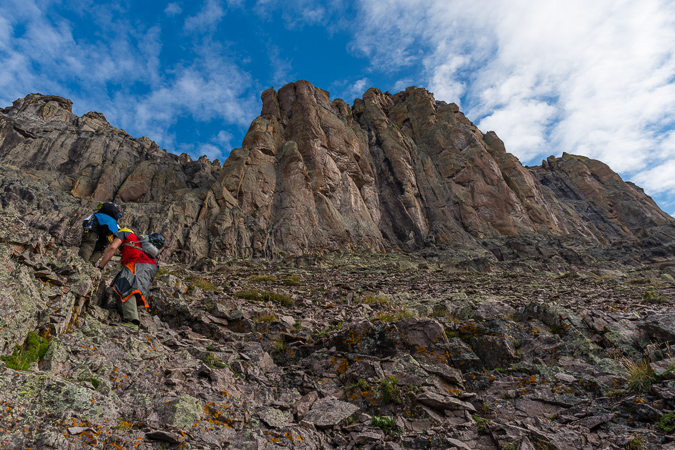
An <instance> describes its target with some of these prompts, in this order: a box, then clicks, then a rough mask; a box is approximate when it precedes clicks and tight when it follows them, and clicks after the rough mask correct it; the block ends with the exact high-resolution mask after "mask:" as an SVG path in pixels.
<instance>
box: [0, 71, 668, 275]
mask: <svg viewBox="0 0 675 450" xmlns="http://www.w3.org/2000/svg"><path fill="white" fill-rule="evenodd" d="M262 100H263V107H262V114H261V115H260V116H259V117H258V118H257V119H255V120H254V121H253V123H252V124H251V127H250V128H249V131H248V133H247V134H246V137H245V138H244V141H243V143H242V147H241V148H238V149H235V150H233V151H232V152H231V154H230V156H229V157H228V158H227V160H226V161H225V162H224V164H223V165H222V167H221V166H220V163H219V162H218V161H215V162H213V163H211V162H209V161H208V160H207V159H206V158H204V157H202V158H200V159H199V160H198V161H191V160H190V158H189V157H188V156H187V155H181V156H176V155H172V154H169V153H167V152H165V151H164V150H161V149H160V148H159V147H158V146H157V145H156V144H155V143H154V142H152V141H150V140H149V139H148V138H140V139H134V138H131V137H130V136H128V135H127V134H126V133H125V132H124V131H122V130H117V129H115V128H113V127H112V126H111V125H110V124H108V123H107V121H106V120H105V117H104V116H103V115H102V114H99V113H87V114H85V115H84V116H82V117H77V116H76V115H74V114H73V113H72V112H71V105H72V103H71V102H70V101H69V100H66V99H63V98H60V97H55V96H45V95H39V94H31V95H29V96H27V97H26V98H24V99H19V100H17V101H16V102H15V103H14V105H13V106H11V107H8V108H5V109H3V110H0V161H1V162H2V164H3V165H4V166H5V167H3V169H2V171H3V176H2V177H0V183H2V184H3V186H0V201H2V205H3V207H4V208H6V207H8V205H10V204H11V205H13V207H14V208H16V209H17V210H18V211H19V212H20V213H21V214H22V215H24V216H25V218H26V220H27V222H28V223H29V224H30V225H32V226H36V227H38V228H41V229H44V230H46V231H49V232H50V233H51V234H52V235H53V236H54V237H55V238H56V239H57V240H58V241H59V242H63V243H66V244H70V245H72V244H75V243H76V242H77V241H78V239H79V229H78V226H79V220H80V219H81V216H84V215H86V214H87V213H88V211H89V209H90V207H91V205H92V201H106V200H114V201H116V202H118V203H122V204H123V205H124V208H125V212H127V216H126V217H125V220H126V222H125V224H126V225H131V226H132V227H137V228H139V229H141V231H146V230H148V231H156V230H162V231H163V232H164V234H165V235H166V236H167V237H168V238H169V248H170V250H169V251H167V252H165V258H171V257H174V258H175V259H178V260H181V261H186V262H194V261H196V260H198V259H200V258H204V257H208V258H211V259H215V260H218V259H220V258H223V257H231V256H277V255H286V254H290V255H302V254H322V253H325V252H331V251H344V250H347V251H357V250H371V251H372V250H374V251H393V250H404V251H415V250H421V249H425V248H432V249H434V251H443V250H444V249H455V250H457V249H466V250H467V251H469V252H470V253H472V254H473V255H474V256H475V255H476V252H481V253H480V254H481V255H482V256H483V258H485V259H486V260H487V261H492V262H498V261H510V260H516V259H524V258H525V259H526V258H535V259H538V260H543V261H550V262H552V263H566V264H582V263H587V262H591V261H593V260H594V259H598V258H599V257H600V258H605V259H613V258H624V259H638V260H650V261H661V260H663V259H665V258H670V257H672V256H673V255H674V254H675V220H674V219H673V218H672V217H670V216H668V215H667V214H666V213H664V212H663V211H661V210H660V209H659V208H658V206H657V205H656V204H655V203H654V202H653V201H652V200H651V199H650V198H649V197H648V196H646V195H645V194H644V193H643V192H642V190H641V189H640V188H638V187H636V186H634V185H632V184H630V183H624V182H623V181H622V180H621V179H620V177H619V176H618V175H617V174H616V173H614V172H612V171H611V169H610V168H609V167H607V166H606V165H605V164H603V163H601V162H599V161H594V160H590V159H588V158H584V157H581V156H573V155H567V154H564V155H563V156H562V158H554V157H550V158H549V159H548V160H546V161H544V162H543V163H542V166H540V167H531V168H526V167H523V166H522V165H521V164H520V162H519V161H518V160H517V159H516V158H515V157H514V156H513V155H511V154H509V153H507V152H506V150H505V147H504V144H503V143H502V141H501V140H500V139H499V138H498V137H497V136H496V135H495V134H494V133H493V132H489V133H487V134H483V133H482V132H481V131H479V130H478V129H477V128H476V127H475V126H474V125H473V124H472V123H471V122H470V121H469V120H468V119H467V118H466V117H465V116H464V115H463V114H462V113H461V112H460V111H459V109H458V107H457V105H455V104H447V103H445V102H440V101H436V100H434V98H433V95H432V94H431V93H429V92H428V91H426V90H424V89H418V88H414V87H411V88H408V89H406V90H405V91H404V92H400V93H398V94H395V95H391V94H389V93H382V92H381V91H379V90H377V89H369V90H368V91H367V92H366V93H365V94H364V96H363V99H357V100H356V101H355V102H354V105H353V107H351V108H350V107H349V106H348V105H347V104H346V103H345V102H344V101H342V100H340V99H337V100H334V101H331V100H330V96H329V93H328V92H326V91H324V90H321V89H318V88H316V87H314V86H312V85H311V84H310V83H308V82H306V81H298V82H296V83H290V84H288V85H286V86H284V87H282V88H281V89H280V90H279V91H278V92H275V91H274V90H273V89H268V90H267V91H265V92H263V94H262ZM26 172H29V173H30V174H31V176H32V178H31V179H27V177H26ZM40 191H42V192H45V191H47V192H46V195H47V198H49V203H50V204H46V203H48V202H45V201H44V200H43V198H42V197H43V195H38V192H40ZM50 208H51V209H52V210H51V211H50ZM73 230H74V231H73ZM598 249H601V250H602V251H604V252H609V253H605V254H602V255H599V254H598V253H597V252H598ZM612 251H616V252H618V253H616V254H612V253H611V252H612ZM594 252H595V253H594Z"/></svg>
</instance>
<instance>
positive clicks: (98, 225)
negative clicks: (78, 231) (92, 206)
mask: <svg viewBox="0 0 675 450" xmlns="http://www.w3.org/2000/svg"><path fill="white" fill-rule="evenodd" d="M121 217H122V211H121V210H120V207H119V206H118V205H116V204H115V203H113V202H106V203H101V204H99V205H98V212H95V213H94V214H92V215H90V216H89V217H87V218H86V219H84V220H83V221H82V228H83V233H82V242H81V243H80V252H79V255H80V257H81V258H82V259H84V260H85V261H89V262H90V263H92V264H94V265H96V263H97V262H98V260H99V259H101V255H103V251H104V250H105V248H106V247H107V246H108V245H109V244H110V243H111V242H112V241H113V237H114V234H115V233H117V231H118V230H119V226H118V225H117V221H118V220H119V219H120V218H121Z"/></svg>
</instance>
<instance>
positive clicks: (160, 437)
mask: <svg viewBox="0 0 675 450" xmlns="http://www.w3.org/2000/svg"><path fill="white" fill-rule="evenodd" d="M145 438H146V439H151V440H154V441H163V442H168V443H169V444H180V442H181V440H182V437H181V435H179V434H178V433H171V432H169V431H151V432H150V433H145Z"/></svg>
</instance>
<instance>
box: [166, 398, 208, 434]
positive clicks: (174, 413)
mask: <svg viewBox="0 0 675 450" xmlns="http://www.w3.org/2000/svg"><path fill="white" fill-rule="evenodd" d="M159 414H160V416H161V417H162V418H163V420H164V422H165V423H166V424H168V425H172V426H175V427H179V428H188V427H191V426H192V425H193V424H195V423H197V422H199V420H200V419H201V417H202V415H203V411H202V403H201V402H200V401H199V400H197V399H196V398H194V397H192V396H190V395H183V396H182V397H180V398H177V399H175V400H170V401H168V402H166V404H165V405H164V406H163V407H161V408H160V413H159Z"/></svg>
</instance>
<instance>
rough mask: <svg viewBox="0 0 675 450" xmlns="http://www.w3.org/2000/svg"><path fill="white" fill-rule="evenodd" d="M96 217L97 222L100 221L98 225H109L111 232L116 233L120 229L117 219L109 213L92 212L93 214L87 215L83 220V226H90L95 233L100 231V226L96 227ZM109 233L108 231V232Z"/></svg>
mask: <svg viewBox="0 0 675 450" xmlns="http://www.w3.org/2000/svg"><path fill="white" fill-rule="evenodd" d="M94 218H95V219H96V222H97V223H98V227H101V226H106V227H108V230H110V233H112V234H115V233H117V231H118V230H119V226H118V225H117V221H116V220H115V219H113V218H112V217H110V216H109V215H107V214H103V213H96V214H92V215H91V216H89V217H87V218H86V219H84V221H82V227H84V228H89V229H91V230H92V231H94V232H95V233H99V229H98V227H96V224H95V223H94V220H93V219H94ZM106 234H107V233H106Z"/></svg>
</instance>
